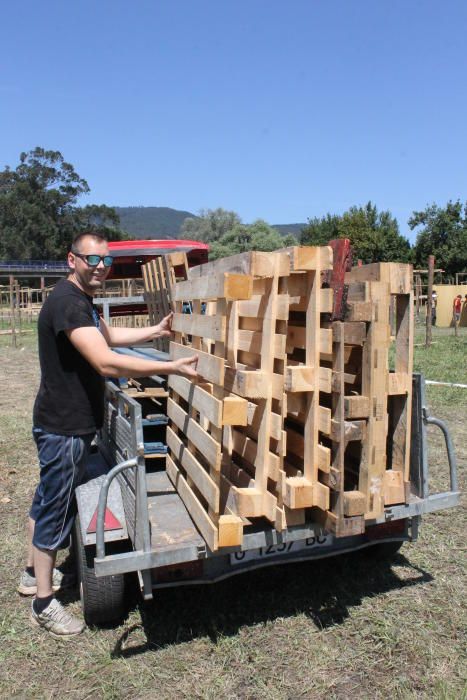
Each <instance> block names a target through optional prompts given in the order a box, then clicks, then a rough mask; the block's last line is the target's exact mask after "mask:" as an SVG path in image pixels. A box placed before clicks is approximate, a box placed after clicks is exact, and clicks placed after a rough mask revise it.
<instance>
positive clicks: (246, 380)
mask: <svg viewBox="0 0 467 700" xmlns="http://www.w3.org/2000/svg"><path fill="white" fill-rule="evenodd" d="M224 387H225V389H226V390H227V391H231V392H232V393H234V394H238V395H239V396H242V397H244V398H251V399H256V398H259V399H261V398H264V397H265V396H266V395H267V393H268V391H270V383H269V382H268V377H267V375H266V373H264V372H261V370H258V371H253V370H250V371H248V370H241V369H233V368H232V367H226V369H225V379H224Z"/></svg>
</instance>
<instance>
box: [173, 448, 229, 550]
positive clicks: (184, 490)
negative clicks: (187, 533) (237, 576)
mask: <svg viewBox="0 0 467 700" xmlns="http://www.w3.org/2000/svg"><path fill="white" fill-rule="evenodd" d="M166 470H167V475H168V477H169V479H170V480H171V482H172V483H173V485H174V486H175V488H176V489H177V493H178V494H179V496H180V498H181V499H182V501H183V503H184V504H185V506H186V508H187V510H188V512H189V513H190V515H191V517H192V519H193V522H194V523H195V525H196V527H197V528H198V530H199V531H200V533H201V535H202V536H203V538H204V540H205V541H206V544H207V545H208V547H209V549H210V550H211V551H212V552H215V551H216V550H217V549H218V543H219V538H218V531H217V527H216V526H215V525H214V523H213V522H212V520H211V518H210V517H209V515H208V514H207V513H206V511H205V509H204V507H203V506H202V504H201V503H200V501H199V500H198V498H197V497H196V496H195V494H194V493H193V491H192V490H191V489H190V487H189V486H188V483H187V482H186V480H185V478H184V477H183V476H182V474H181V472H180V470H179V469H178V467H177V466H176V464H175V463H174V461H173V460H172V458H171V457H170V455H167V462H166Z"/></svg>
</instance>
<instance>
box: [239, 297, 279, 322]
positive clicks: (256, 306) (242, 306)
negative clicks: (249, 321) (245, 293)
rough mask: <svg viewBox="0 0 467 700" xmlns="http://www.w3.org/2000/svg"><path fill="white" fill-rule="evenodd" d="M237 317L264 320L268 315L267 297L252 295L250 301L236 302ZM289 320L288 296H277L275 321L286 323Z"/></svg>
mask: <svg viewBox="0 0 467 700" xmlns="http://www.w3.org/2000/svg"><path fill="white" fill-rule="evenodd" d="M237 310H238V315H239V316H243V317H246V318H265V317H266V314H268V313H269V312H268V304H267V295H266V294H258V295H253V296H252V297H251V299H248V300H246V301H239V302H238V307H237ZM288 318H289V295H288V294H279V295H278V297H277V310H276V319H277V320H278V321H287V320H288Z"/></svg>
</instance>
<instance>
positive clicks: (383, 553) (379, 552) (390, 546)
mask: <svg viewBox="0 0 467 700" xmlns="http://www.w3.org/2000/svg"><path fill="white" fill-rule="evenodd" d="M403 544H404V540H398V541H396V542H377V543H376V544H374V545H372V546H371V547H367V548H366V549H365V550H364V551H365V554H367V555H368V556H369V557H371V558H372V559H378V560H384V559H392V558H393V557H394V556H395V555H396V554H397V552H398V551H399V550H400V548H401V547H402V545H403Z"/></svg>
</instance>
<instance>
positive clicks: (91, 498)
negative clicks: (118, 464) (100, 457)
mask: <svg viewBox="0 0 467 700" xmlns="http://www.w3.org/2000/svg"><path fill="white" fill-rule="evenodd" d="M104 479H105V474H103V475H102V476H98V477H97V478H96V479H91V480H90V481H88V482H87V483H86V484H83V485H82V486H78V488H77V489H76V500H77V504H78V512H79V516H80V517H79V519H80V525H81V536H82V538H83V542H84V544H85V545H90V544H95V543H96V533H95V532H92V533H88V532H87V528H88V526H89V523H90V522H91V519H92V517H93V515H94V513H95V511H96V508H97V501H98V499H99V492H100V489H101V486H102V484H103V482H104ZM107 505H108V507H109V508H110V510H111V511H112V513H113V514H114V515H115V517H116V518H117V519H118V520H119V521H120V522H121V524H122V526H123V527H122V528H121V529H119V530H108V531H106V532H105V542H115V541H118V540H126V539H128V530H127V526H126V518H125V512H124V508H123V501H122V495H121V492H120V486H119V484H118V483H117V481H116V480H114V481H113V482H112V484H111V485H110V490H109V497H108V500H107Z"/></svg>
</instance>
